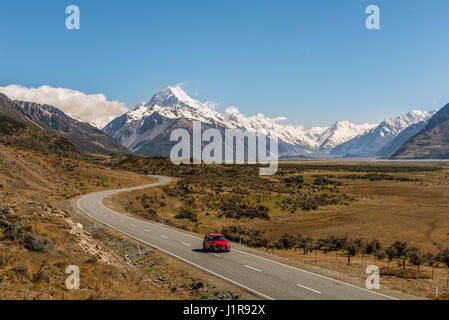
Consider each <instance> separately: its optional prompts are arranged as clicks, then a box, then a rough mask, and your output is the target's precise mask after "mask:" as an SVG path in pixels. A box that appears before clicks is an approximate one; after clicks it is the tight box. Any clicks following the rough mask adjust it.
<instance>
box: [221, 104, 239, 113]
mask: <svg viewBox="0 0 449 320" xmlns="http://www.w3.org/2000/svg"><path fill="white" fill-rule="evenodd" d="M225 112H227V113H231V114H236V113H240V111H239V109H238V108H237V107H235V106H230V107H228V108H227V109H226V110H225Z"/></svg>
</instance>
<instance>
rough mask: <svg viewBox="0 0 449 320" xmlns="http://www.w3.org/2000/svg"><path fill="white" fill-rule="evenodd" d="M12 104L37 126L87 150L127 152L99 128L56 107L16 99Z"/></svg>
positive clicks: (94, 151)
mask: <svg viewBox="0 0 449 320" xmlns="http://www.w3.org/2000/svg"><path fill="white" fill-rule="evenodd" d="M12 106H13V107H14V108H15V109H16V110H17V111H18V112H20V113H21V114H22V115H23V117H25V118H27V119H28V120H29V121H30V122H32V123H34V124H35V125H37V126H38V127H40V128H42V129H44V130H45V131H49V132H55V133H58V134H60V135H62V136H63V137H66V138H67V139H69V140H70V141H71V142H73V143H74V144H75V145H77V146H78V147H79V148H81V149H83V150H85V151H87V152H91V153H106V154H108V153H129V151H128V150H127V149H126V148H125V147H124V146H122V145H121V144H120V143H118V142H117V141H115V140H114V139H112V138H111V137H109V136H108V135H106V134H105V133H103V132H102V131H101V130H99V129H97V128H95V127H94V126H92V125H90V124H88V123H86V122H81V121H78V120H76V119H74V118H72V117H70V116H68V115H67V114H65V113H64V112H62V111H61V110H59V109H58V108H56V107H53V106H50V105H42V104H38V103H33V102H25V101H17V100H15V101H13V103H12Z"/></svg>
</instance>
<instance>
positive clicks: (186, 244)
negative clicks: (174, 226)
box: [181, 242, 190, 247]
mask: <svg viewBox="0 0 449 320" xmlns="http://www.w3.org/2000/svg"><path fill="white" fill-rule="evenodd" d="M181 243H182V244H183V245H185V246H189V247H190V244H188V243H185V242H181Z"/></svg>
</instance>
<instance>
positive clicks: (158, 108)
mask: <svg viewBox="0 0 449 320" xmlns="http://www.w3.org/2000/svg"><path fill="white" fill-rule="evenodd" d="M192 120H198V121H201V122H202V127H203V129H207V128H209V127H212V128H218V129H220V130H224V129H226V128H230V129H242V130H247V131H249V132H255V133H262V134H265V135H269V133H270V130H274V132H276V135H277V136H278V138H279V154H280V155H286V156H287V155H310V156H325V155H326V154H327V153H328V152H329V151H330V150H331V149H332V148H334V147H335V146H338V145H340V144H341V143H344V142H346V141H348V140H350V139H352V138H354V137H356V136H358V135H361V134H363V133H365V132H366V131H368V130H370V129H372V128H374V127H375V126H376V125H372V124H362V125H355V124H352V123H350V122H347V121H341V122H337V123H335V124H334V125H332V126H331V127H312V128H304V127H303V126H292V125H282V124H280V123H279V122H280V121H282V120H284V118H274V119H272V118H269V117H267V116H265V115H263V114H256V115H253V116H245V115H243V114H241V113H240V112H239V111H238V110H237V108H235V107H230V108H228V109H227V110H226V111H224V112H218V111H216V110H214V109H213V108H211V107H210V106H209V105H208V104H207V103H203V102H200V101H198V100H195V99H193V98H191V97H190V96H188V95H187V94H186V93H185V92H184V91H183V90H182V89H181V88H180V87H178V86H173V87H167V88H165V89H163V90H161V91H159V92H158V93H156V94H155V95H154V96H153V97H152V98H151V100H150V101H149V102H148V103H140V104H139V105H137V106H136V107H135V109H134V110H132V111H129V112H127V113H126V114H124V115H122V116H120V117H118V118H116V119H115V120H113V121H112V122H110V123H109V124H108V125H107V126H106V127H105V128H104V129H103V130H104V132H105V133H107V134H108V135H110V136H111V137H113V138H115V139H116V140H117V141H119V142H120V143H122V144H123V145H124V146H125V147H127V148H128V149H129V150H130V151H132V152H135V153H138V154H143V155H168V154H169V150H170V148H171V146H172V145H173V144H174V143H173V142H170V139H169V137H170V133H171V131H172V130H174V129H176V128H185V129H188V130H191V121H192Z"/></svg>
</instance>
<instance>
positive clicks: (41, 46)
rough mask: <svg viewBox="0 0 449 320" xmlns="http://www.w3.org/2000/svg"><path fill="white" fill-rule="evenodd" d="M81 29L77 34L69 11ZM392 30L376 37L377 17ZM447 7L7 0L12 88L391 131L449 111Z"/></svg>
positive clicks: (6, 47) (300, 1) (242, 0)
mask: <svg viewBox="0 0 449 320" xmlns="http://www.w3.org/2000/svg"><path fill="white" fill-rule="evenodd" d="M70 4H76V5H78V6H79V8H80V11H81V29H80V30H76V31H68V30H67V29H66V28H65V19H66V17H67V15H66V14H65V8H66V6H68V5H70ZM369 4H375V5H378V6H379V7H380V10H381V28H382V29H381V30H367V29H366V28H365V19H366V17H367V15H366V14H365V8H366V7H367V5H369ZM448 14H449V1H447V0H430V1H424V0H408V1H392V0H389V1H383V0H371V1H364V0H339V1H336V0H327V1H325V0H292V1H287V0H279V1H274V0H272V1H264V0H257V1H254V0H238V1H237V0H207V1H206V0H194V1H187V0H184V1H182V0H179V1H169V0H160V1H151V0H133V1H126V2H125V1H99V0H86V1H81V0H71V1H63V0H58V1H55V0H39V1H35V0H28V1H24V0H14V1H13V0H2V1H1V2H0V37H1V39H2V41H1V48H0V69H1V72H0V86H6V85H9V84H20V85H23V86H26V87H37V86H41V85H51V86H54V87H65V88H71V89H75V90H79V91H83V92H86V93H104V94H106V95H107V97H108V99H109V100H119V101H123V102H125V103H126V104H127V105H128V106H133V105H135V104H137V103H138V102H140V101H145V100H149V99H150V98H151V96H152V95H153V94H154V93H155V92H156V91H158V90H159V89H162V88H163V87H165V86H167V85H172V84H176V83H181V82H183V83H185V84H184V86H183V88H184V89H185V90H186V92H188V93H189V94H190V95H192V96H195V97H196V98H198V99H200V100H209V101H215V102H217V103H219V107H218V110H224V109H225V108H226V107H227V106H230V105H234V106H237V107H238V108H239V109H240V111H241V112H242V113H244V114H246V115H251V114H255V113H258V112H261V113H264V114H266V115H267V116H270V117H277V116H286V117H287V118H288V121H287V123H292V124H303V125H305V126H312V125H329V124H331V123H333V122H335V121H337V120H349V121H352V122H355V123H363V122H371V123H374V122H379V121H381V120H383V119H385V118H387V117H391V116H395V115H398V114H401V113H405V112H408V111H410V110H411V109H416V108H423V109H427V110H430V109H435V108H439V107H441V106H443V105H444V104H446V103H448V102H449V59H448V52H449V37H448V35H449V28H448V22H447V16H448Z"/></svg>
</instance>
